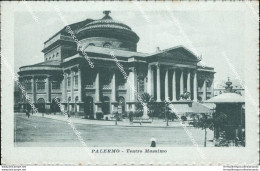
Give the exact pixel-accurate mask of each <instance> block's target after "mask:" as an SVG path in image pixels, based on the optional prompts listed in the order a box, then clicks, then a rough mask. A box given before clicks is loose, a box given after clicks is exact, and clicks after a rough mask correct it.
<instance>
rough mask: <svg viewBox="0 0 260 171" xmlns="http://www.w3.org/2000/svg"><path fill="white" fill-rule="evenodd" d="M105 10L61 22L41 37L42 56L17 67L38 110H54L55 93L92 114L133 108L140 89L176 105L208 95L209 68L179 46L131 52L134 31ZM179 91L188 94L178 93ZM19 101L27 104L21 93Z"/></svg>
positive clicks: (77, 109) (210, 83) (135, 39)
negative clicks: (96, 15) (50, 33)
mask: <svg viewBox="0 0 260 171" xmlns="http://www.w3.org/2000/svg"><path fill="white" fill-rule="evenodd" d="M109 13H110V12H109V11H104V17H103V18H102V19H99V20H93V19H86V20H84V21H81V22H78V23H74V24H71V25H68V26H66V27H64V28H63V29H61V30H60V31H59V32H57V33H56V34H55V35H53V36H52V37H50V38H49V39H48V40H47V41H45V42H44V48H43V50H42V52H43V53H44V62H41V63H37V64H34V65H28V66H22V67H20V70H19V72H18V74H19V80H20V82H21V83H22V85H24V87H25V89H26V92H27V94H28V96H29V97H30V98H31V100H32V102H33V103H34V104H35V106H36V107H38V110H39V112H55V111H59V107H58V105H57V103H56V102H55V98H57V99H59V101H60V103H61V104H62V105H63V106H64V108H65V109H67V110H69V111H71V112H72V113H75V114H78V115H88V116H94V117H95V114H96V112H98V111H102V112H103V113H104V114H110V113H112V112H113V111H115V110H117V109H118V107H119V106H120V108H121V109H122V111H123V112H128V111H134V110H135V106H136V102H137V101H138V100H137V97H138V96H140V95H141V94H143V93H145V92H146V93H149V94H150V95H152V96H153V97H154V99H155V100H156V101H157V102H163V101H164V100H165V99H166V98H169V99H170V101H172V102H173V103H175V104H176V106H181V108H182V109H185V106H187V108H189V107H190V105H192V102H194V101H205V100H207V99H209V98H211V97H212V96H213V80H214V73H215V72H214V69H213V68H211V67H207V66H201V65H200V64H199V62H200V60H199V59H198V57H197V56H195V55H194V54H193V53H192V52H191V51H190V50H188V49H187V48H185V47H183V46H176V47H172V48H169V49H165V50H160V49H159V48H158V49H157V50H156V52H154V53H150V54H147V53H141V52H137V43H138V41H139V37H138V35H137V34H136V33H135V32H134V31H133V30H132V29H131V28H130V27H129V26H127V25H125V24H123V23H121V22H118V21H116V20H113V19H112V18H111V16H110V14H109ZM126 78H127V79H126ZM185 92H189V94H190V97H189V98H187V99H182V98H181V95H182V94H184V93H185ZM19 107H20V108H21V109H24V108H26V107H28V102H27V101H26V99H25V97H23V98H21V100H20V101H19Z"/></svg>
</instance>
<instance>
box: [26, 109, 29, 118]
mask: <svg viewBox="0 0 260 171" xmlns="http://www.w3.org/2000/svg"><path fill="white" fill-rule="evenodd" d="M25 113H26V116H27V117H28V118H29V117H30V113H29V111H28V109H26V110H25Z"/></svg>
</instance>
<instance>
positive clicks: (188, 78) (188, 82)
mask: <svg viewBox="0 0 260 171" xmlns="http://www.w3.org/2000/svg"><path fill="white" fill-rule="evenodd" d="M187 92H189V93H190V71H188V75H187Z"/></svg>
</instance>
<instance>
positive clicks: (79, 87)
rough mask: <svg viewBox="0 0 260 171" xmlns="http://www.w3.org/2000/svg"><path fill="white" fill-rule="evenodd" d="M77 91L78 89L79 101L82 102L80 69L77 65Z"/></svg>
mask: <svg viewBox="0 0 260 171" xmlns="http://www.w3.org/2000/svg"><path fill="white" fill-rule="evenodd" d="M78 91H79V101H80V102H82V89H81V70H80V68H79V67H78Z"/></svg>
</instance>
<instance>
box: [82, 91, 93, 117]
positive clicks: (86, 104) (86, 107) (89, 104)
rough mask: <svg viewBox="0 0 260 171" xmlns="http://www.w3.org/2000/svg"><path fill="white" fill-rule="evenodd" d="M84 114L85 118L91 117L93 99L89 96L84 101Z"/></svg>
mask: <svg viewBox="0 0 260 171" xmlns="http://www.w3.org/2000/svg"><path fill="white" fill-rule="evenodd" d="M84 112H85V113H86V115H87V116H93V115H94V112H93V98H92V97H91V96H87V97H86V98H85V100H84Z"/></svg>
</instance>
